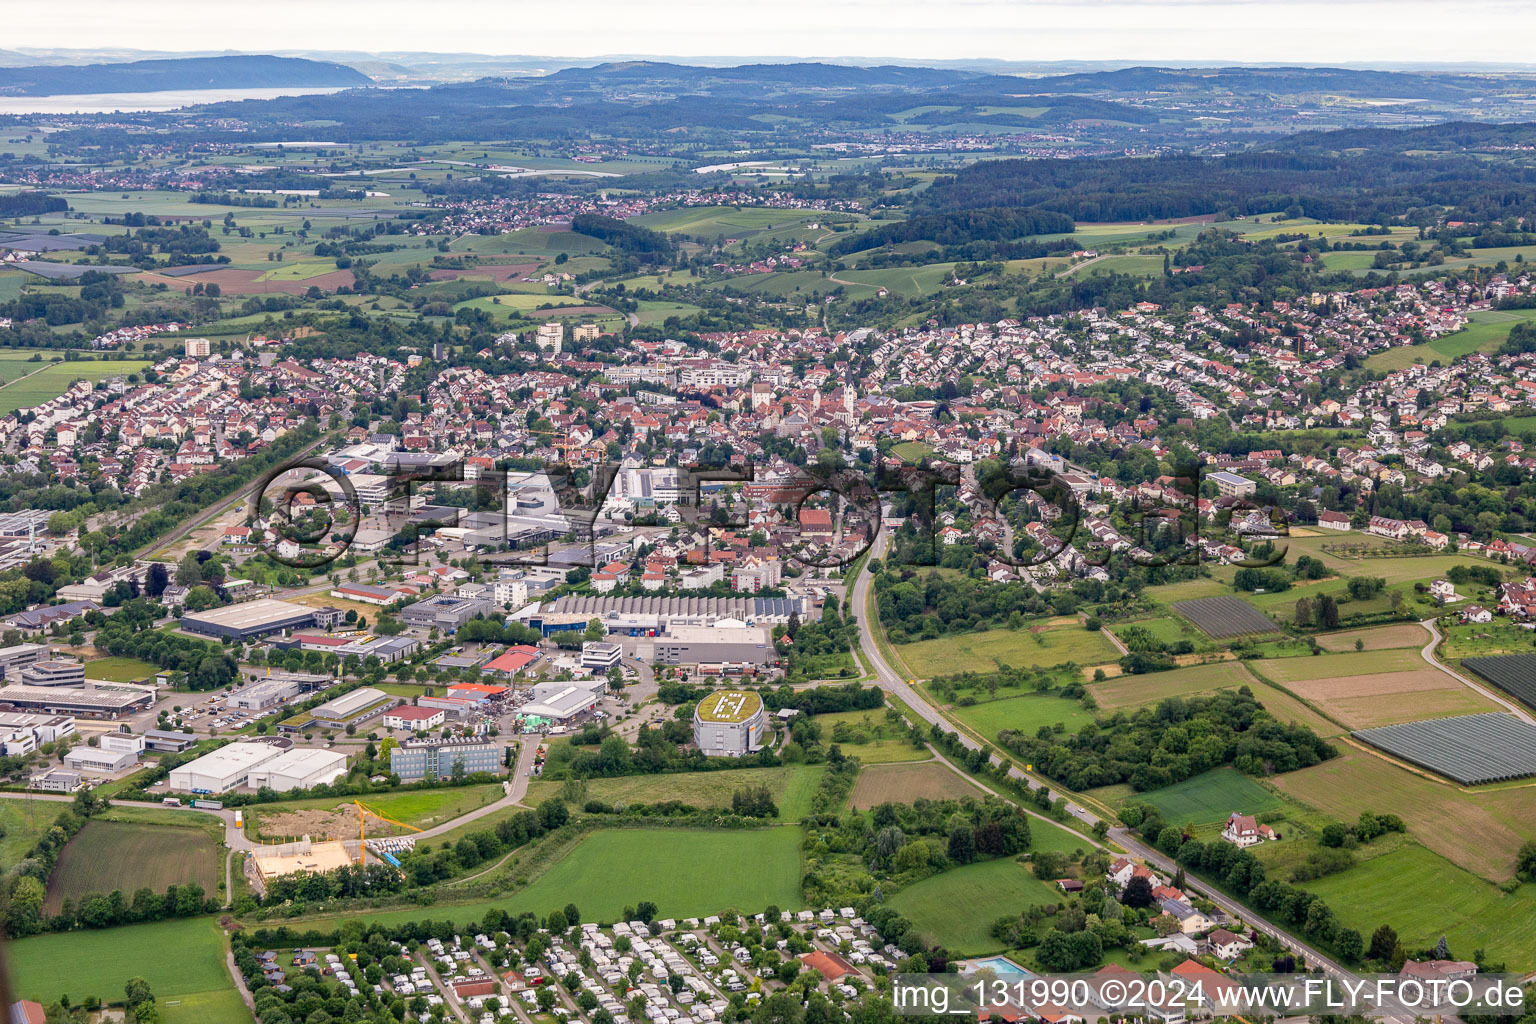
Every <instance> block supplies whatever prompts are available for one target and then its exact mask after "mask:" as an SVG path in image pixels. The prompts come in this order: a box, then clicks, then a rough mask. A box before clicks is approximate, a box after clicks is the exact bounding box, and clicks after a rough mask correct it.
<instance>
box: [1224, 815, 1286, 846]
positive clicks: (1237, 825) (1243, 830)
mask: <svg viewBox="0 0 1536 1024" xmlns="http://www.w3.org/2000/svg"><path fill="white" fill-rule="evenodd" d="M1221 838H1223V839H1225V840H1226V841H1227V842H1229V843H1232V844H1233V845H1234V846H1255V845H1257V844H1259V843H1267V842H1269V841H1270V840H1271V839H1279V838H1280V835H1279V833H1277V832H1276V831H1275V830H1274V829H1272V828H1270V827H1269V826H1268V825H1260V824H1259V823H1258V822H1257V821H1255V820H1254V817H1253V815H1251V814H1234V815H1232V816H1231V817H1229V818H1228V819H1227V824H1226V827H1224V828H1223V829H1222V830H1221Z"/></svg>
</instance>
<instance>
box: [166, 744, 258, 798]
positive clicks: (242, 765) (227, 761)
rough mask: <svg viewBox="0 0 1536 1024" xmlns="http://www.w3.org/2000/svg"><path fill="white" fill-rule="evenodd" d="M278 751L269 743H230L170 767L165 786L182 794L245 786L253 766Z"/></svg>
mask: <svg viewBox="0 0 1536 1024" xmlns="http://www.w3.org/2000/svg"><path fill="white" fill-rule="evenodd" d="M281 754H282V750H281V749H279V748H278V747H275V746H273V745H272V744H270V743H231V744H229V745H228V746H226V747H220V748H219V749H218V750H215V751H213V752H212V753H209V754H204V755H203V756H202V757H199V758H197V759H196V760H195V761H188V762H187V763H186V764H184V765H180V766H179V767H176V768H172V769H171V777H170V782H169V785H170V787H171V788H172V789H175V790H180V791H181V792H183V793H227V792H229V791H230V790H232V789H239V788H240V787H241V786H243V785H245V784H246V782H247V780H248V779H249V778H250V775H251V772H252V771H253V770H254V769H255V768H257V767H259V766H261V765H263V764H266V763H267V762H268V761H271V760H273V759H274V758H276V757H278V756H280V755H281Z"/></svg>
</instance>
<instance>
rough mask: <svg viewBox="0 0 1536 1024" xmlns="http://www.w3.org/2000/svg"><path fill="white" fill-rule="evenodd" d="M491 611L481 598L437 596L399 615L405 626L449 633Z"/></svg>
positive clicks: (410, 606)
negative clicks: (477, 616)
mask: <svg viewBox="0 0 1536 1024" xmlns="http://www.w3.org/2000/svg"><path fill="white" fill-rule="evenodd" d="M491 610H492V608H491V602H489V601H487V600H485V599H484V598H482V597H449V596H448V595H447V594H438V595H436V596H435V597H429V598H428V599H427V600H425V601H418V602H417V603H415V604H413V605H409V606H407V607H406V608H405V610H404V611H402V612H401V613H400V618H401V619H403V620H404V621H405V623H406V624H407V625H410V626H416V627H417V628H419V629H441V630H443V631H445V632H451V631H453V630H456V629H458V628H459V627H460V626H462V625H464V623H466V622H468V621H469V620H470V619H472V618H474V617H475V616H476V615H486V614H488V613H490V611H491Z"/></svg>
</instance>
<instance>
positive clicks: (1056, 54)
mask: <svg viewBox="0 0 1536 1024" xmlns="http://www.w3.org/2000/svg"><path fill="white" fill-rule="evenodd" d="M0 25H3V26H4V30H3V32H0V48H9V47H49V48H53V47H60V48H63V47H68V48H103V47H125V48H136V49H145V50H210V49H212V50H218V49H236V50H240V51H243V52H260V51H263V50H278V49H284V50H293V49H326V50H363V51H373V52H377V51H384V50H395V51H407V50H408V51H436V52H443V53H485V54H525V55H539V56H559V57H586V56H600V55H609V54H654V55H669V56H679V57H687V56H751V55H772V56H775V57H779V56H793V57H804V58H816V57H897V58H903V59H919V60H920V59H933V60H943V59H965V58H969V59H974V58H984V57H994V58H1003V59H1009V60H1024V61H1028V60H1065V59H1070V60H1135V61H1147V62H1159V63H1169V62H1177V61H1179V60H1198V61H1231V62H1233V63H1269V62H1276V61H1283V62H1296V63H1307V64H1321V63H1326V64H1336V65H1346V66H1347V65H1350V64H1360V63H1381V62H1399V61H1403V62H1422V61H1453V62H1465V61H1488V62H1504V63H1508V62H1516V63H1522V64H1523V63H1527V62H1536V57H1533V56H1532V54H1533V51H1532V50H1531V47H1530V40H1531V39H1532V38H1536V3H1532V2H1530V0H1454V2H1450V3H1447V2H1446V0H1435V2H1433V3H1429V2H1424V0H1327V2H1319V0H753V2H743V0H653V2H646V0H561V2H558V3H555V2H550V0H259V2H255V3H252V2H249V0H239V2H235V0H141V2H138V3H129V2H126V0H52V2H50V3H46V4H39V3H37V2H36V0H0Z"/></svg>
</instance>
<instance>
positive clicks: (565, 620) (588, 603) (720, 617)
mask: <svg viewBox="0 0 1536 1024" xmlns="http://www.w3.org/2000/svg"><path fill="white" fill-rule="evenodd" d="M797 613H798V614H799V615H801V616H804V615H805V614H806V608H805V606H804V602H803V601H802V599H800V598H798V597H587V596H581V597H562V598H559V599H557V600H555V601H551V602H550V603H549V605H548V606H547V607H544V608H542V609H540V611H539V613H538V614H535V615H532V616H530V617H529V619H528V624H529V625H530V626H533V627H534V628H536V629H542V630H543V631H544V632H545V633H546V634H548V633H551V632H554V631H556V630H558V629H560V628H562V627H565V626H570V627H571V628H581V629H585V628H586V624H587V623H588V622H591V621H592V620H593V619H599V620H601V621H602V623H603V625H605V626H607V627H608V632H609V633H618V634H621V635H629V636H649V635H652V634H655V635H658V636H659V635H661V634H663V633H669V632H672V631H674V630H676V629H678V628H679V627H684V626H713V625H714V624H715V623H717V622H722V621H732V622H738V623H740V622H744V623H746V624H747V625H749V626H777V625H780V624H782V623H787V622H789V617H790V616H791V615H794V614H797Z"/></svg>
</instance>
